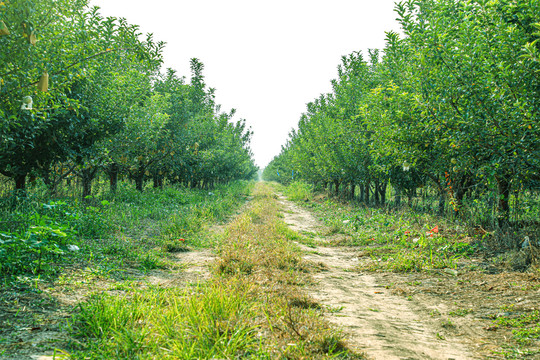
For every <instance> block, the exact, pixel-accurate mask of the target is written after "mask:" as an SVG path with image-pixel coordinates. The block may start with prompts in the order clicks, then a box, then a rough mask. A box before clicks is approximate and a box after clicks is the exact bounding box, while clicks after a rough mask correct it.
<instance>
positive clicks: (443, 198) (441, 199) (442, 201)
mask: <svg viewBox="0 0 540 360" xmlns="http://www.w3.org/2000/svg"><path fill="white" fill-rule="evenodd" d="M445 205H446V196H445V195H444V192H441V193H440V195H439V215H440V216H442V215H444V207H445Z"/></svg>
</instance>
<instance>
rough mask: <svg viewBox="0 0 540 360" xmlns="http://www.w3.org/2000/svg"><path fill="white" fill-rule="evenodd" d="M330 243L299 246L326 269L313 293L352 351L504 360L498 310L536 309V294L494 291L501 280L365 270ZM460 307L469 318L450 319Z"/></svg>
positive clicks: (289, 217) (305, 225)
mask: <svg viewBox="0 0 540 360" xmlns="http://www.w3.org/2000/svg"><path fill="white" fill-rule="evenodd" d="M280 203H281V207H282V213H283V216H284V220H285V222H286V223H287V224H288V225H289V227H290V228H291V229H293V230H295V231H297V232H300V233H302V232H307V233H311V234H313V233H321V232H322V233H324V231H321V230H322V226H321V224H319V223H318V221H317V220H316V219H315V218H314V217H313V216H312V215H311V214H310V213H309V212H308V211H307V210H305V209H303V208H301V207H299V206H297V205H295V204H293V203H292V202H290V201H288V200H286V199H285V198H284V197H283V196H280ZM331 242H332V239H331V238H322V237H316V238H315V243H316V244H318V245H317V246H316V247H308V246H305V245H302V244H298V245H299V246H300V247H301V249H302V250H303V251H304V254H305V255H304V258H305V260H308V261H313V262H316V263H322V264H324V265H325V266H324V267H325V268H326V269H327V271H323V272H320V273H317V274H315V275H314V278H315V280H316V285H314V286H311V287H310V288H309V289H308V291H309V293H310V295H311V296H312V297H313V298H315V299H316V300H318V301H319V302H320V303H321V304H322V305H323V306H324V307H325V308H326V309H327V310H328V311H327V314H326V316H327V318H328V319H329V320H330V321H331V322H333V323H335V324H336V325H338V326H339V327H340V328H342V329H343V331H344V332H345V333H346V334H347V339H348V343H349V346H350V347H351V348H353V349H357V350H359V351H362V352H364V353H365V354H366V355H367V357H368V358H371V359H445V360H449V359H498V358H502V357H501V356H499V355H497V354H496V353H495V351H499V350H500V349H501V345H503V344H504V343H505V341H506V338H507V336H511V334H508V333H504V331H502V330H500V329H498V328H497V327H496V326H493V318H495V317H496V316H497V313H496V312H497V311H500V305H501V304H505V303H508V301H511V302H515V301H519V302H521V305H524V304H523V303H524V302H525V304H527V303H528V304H529V305H534V304H535V302H534V298H535V295H536V296H537V295H538V293H537V294H535V293H532V294H531V293H529V295H528V298H527V299H525V298H515V296H516V295H519V294H518V292H516V291H513V290H512V289H502V288H501V289H500V291H496V290H495V289H496V288H497V287H498V286H501V284H502V282H503V281H504V280H503V278H502V277H503V275H501V274H493V275H490V274H484V273H474V274H473V273H471V274H464V275H460V276H459V279H458V278H457V277H454V276H453V275H449V274H445V273H444V272H442V271H441V272H434V273H412V274H396V273H376V272H369V273H367V272H360V271H358V270H357V269H358V268H361V267H359V265H360V264H361V263H362V262H363V261H370V260H369V259H363V258H362V256H361V251H360V250H359V249H357V248H356V249H355V248H345V247H332V246H330V244H331ZM324 267H323V268H324ZM512 280H515V281H518V282H519V281H520V280H521V281H522V283H523V284H524V283H526V282H527V281H531V280H532V281H538V279H531V278H530V277H529V278H528V277H527V275H523V276H521V274H515V275H513V276H512V279H511V280H508V281H512ZM486 286H487V287H486ZM494 290H495V291H494ZM488 294H489V295H488ZM536 299H538V297H536ZM536 305H538V303H536ZM459 309H461V311H462V312H464V313H465V314H464V315H463V316H450V315H451V314H452V311H454V312H456V310H459ZM463 309H466V311H463ZM497 330H499V331H497Z"/></svg>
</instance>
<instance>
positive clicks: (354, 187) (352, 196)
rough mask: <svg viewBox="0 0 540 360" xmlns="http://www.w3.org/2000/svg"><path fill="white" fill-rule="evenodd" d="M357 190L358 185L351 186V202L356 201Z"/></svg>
mask: <svg viewBox="0 0 540 360" xmlns="http://www.w3.org/2000/svg"><path fill="white" fill-rule="evenodd" d="M355 189H356V184H351V193H350V196H351V200H354V190H355Z"/></svg>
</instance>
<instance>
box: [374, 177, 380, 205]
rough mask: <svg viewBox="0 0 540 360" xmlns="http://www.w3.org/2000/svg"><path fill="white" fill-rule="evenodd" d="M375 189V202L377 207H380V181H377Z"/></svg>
mask: <svg viewBox="0 0 540 360" xmlns="http://www.w3.org/2000/svg"><path fill="white" fill-rule="evenodd" d="M374 189H375V191H374V192H373V197H374V201H375V204H376V205H379V204H380V199H379V180H375V184H374Z"/></svg>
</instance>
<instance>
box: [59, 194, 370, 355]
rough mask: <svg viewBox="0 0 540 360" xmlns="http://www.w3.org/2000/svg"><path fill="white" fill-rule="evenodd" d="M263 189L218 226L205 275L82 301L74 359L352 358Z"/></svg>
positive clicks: (74, 330)
mask: <svg viewBox="0 0 540 360" xmlns="http://www.w3.org/2000/svg"><path fill="white" fill-rule="evenodd" d="M277 207H278V203H277V200H276V198H275V195H274V194H273V191H272V189H271V188H270V187H269V186H268V185H265V184H258V185H257V186H256V188H255V190H254V199H253V201H252V202H251V204H250V205H249V207H248V208H247V209H246V211H245V212H244V213H243V214H241V215H240V216H238V217H237V218H236V219H235V220H234V221H233V222H232V223H230V225H229V226H228V227H227V229H226V230H225V232H224V233H223V235H222V237H221V241H220V244H219V246H218V253H219V257H218V259H217V261H216V263H215V266H214V269H213V274H212V277H211V278H210V279H209V280H208V281H207V282H205V283H200V284H193V285H191V286H187V287H186V288H177V287H169V288H162V287H147V288H144V289H137V288H130V289H127V290H124V291H121V292H118V291H117V292H116V293H114V294H111V293H109V294H100V295H96V296H94V297H92V298H91V299H90V300H89V301H87V302H85V303H84V304H82V305H81V311H80V313H79V314H78V315H77V316H76V317H75V318H74V320H73V322H72V323H71V331H72V333H73V334H74V335H76V338H77V339H78V341H80V345H78V346H77V347H78V348H77V349H76V350H73V351H70V353H71V355H70V357H71V358H73V359H113V358H115V359H120V358H122V359H157V358H159V359H237V358H243V359H329V358H340V359H360V358H361V356H360V355H355V354H353V353H352V352H351V351H349V350H348V349H347V348H346V347H345V345H344V343H343V340H342V334H341V333H340V332H339V331H338V330H336V329H334V328H332V327H331V326H330V325H329V324H328V323H327V322H326V321H325V320H324V319H323V317H322V308H323V307H322V305H321V304H318V303H317V302H315V301H314V300H313V299H310V298H309V297H308V296H307V295H306V293H305V292H304V291H303V289H302V286H303V285H304V284H307V283H309V281H310V274H309V273H310V271H312V267H311V266H310V264H309V263H306V262H304V261H303V260H302V259H301V256H300V253H299V251H298V249H297V248H296V247H295V245H294V244H293V243H291V242H290V241H289V240H288V239H287V234H289V233H290V232H289V231H287V228H286V226H285V224H284V223H283V222H282V221H281V220H280V219H279V216H278V209H277Z"/></svg>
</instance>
